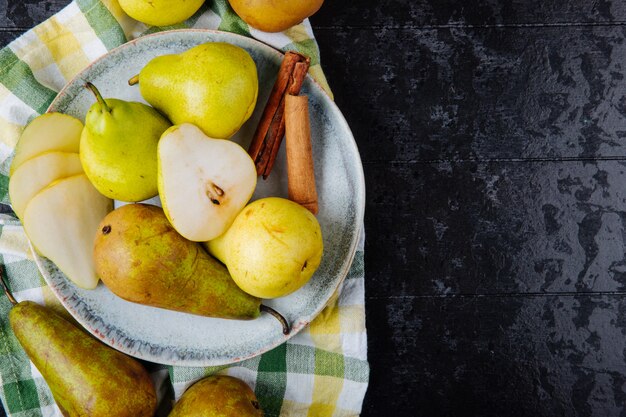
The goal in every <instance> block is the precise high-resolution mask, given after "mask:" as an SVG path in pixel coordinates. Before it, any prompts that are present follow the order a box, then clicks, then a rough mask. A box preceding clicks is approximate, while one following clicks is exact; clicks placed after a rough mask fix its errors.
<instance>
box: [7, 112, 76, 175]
mask: <svg viewBox="0 0 626 417" xmlns="http://www.w3.org/2000/svg"><path fill="white" fill-rule="evenodd" d="M82 131H83V124H82V122H81V121H80V120H78V119H76V118H74V117H72V116H68V115H66V114H62V113H45V114H42V115H41V116H38V117H36V118H34V119H33V120H32V121H31V122H30V123H29V124H28V125H27V126H26V128H24V131H23V132H22V135H21V136H20V139H19V141H18V142H17V145H16V146H15V156H14V157H13V162H11V168H10V169H9V174H10V175H13V172H15V170H16V169H17V168H18V167H19V166H20V165H22V164H23V163H24V162H26V161H27V160H29V159H30V158H32V157H34V156H37V155H39V154H42V153H44V152H50V151H62V152H76V153H78V147H79V145H80V134H81V132H82Z"/></svg>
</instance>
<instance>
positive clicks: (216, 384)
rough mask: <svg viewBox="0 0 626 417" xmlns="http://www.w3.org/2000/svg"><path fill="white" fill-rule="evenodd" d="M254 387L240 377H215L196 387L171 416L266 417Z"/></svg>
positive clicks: (181, 399)
mask: <svg viewBox="0 0 626 417" xmlns="http://www.w3.org/2000/svg"><path fill="white" fill-rule="evenodd" d="M262 416H263V411H262V410H261V409H260V407H259V402H258V401H257V399H256V396H255V395H254V392H253V391H252V389H250V387H249V386H248V385H247V384H246V383H245V382H243V381H242V380H240V379H238V378H234V377H232V376H227V375H214V376H210V377H207V378H204V379H201V380H200V381H198V382H196V383H195V384H193V385H192V386H191V387H189V389H187V391H185V393H184V394H183V396H182V397H181V398H180V400H178V402H177V403H176V405H174V409H173V410H172V412H171V413H170V414H169V416H168V417H262Z"/></svg>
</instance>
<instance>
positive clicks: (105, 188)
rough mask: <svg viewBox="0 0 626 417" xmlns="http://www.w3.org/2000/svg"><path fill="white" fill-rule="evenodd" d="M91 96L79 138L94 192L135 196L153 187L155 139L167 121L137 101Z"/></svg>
mask: <svg viewBox="0 0 626 417" xmlns="http://www.w3.org/2000/svg"><path fill="white" fill-rule="evenodd" d="M87 87H88V88H89V89H90V90H91V91H92V92H93V93H94V95H95V96H96V102H95V103H94V104H93V105H92V106H91V108H90V109H89V111H88V112H87V116H86V118H85V128H84V129H83V132H82V135H81V138H80V160H81V163H82V164H83V169H84V170H85V173H86V174H87V177H89V180H90V181H91V182H92V183H93V185H94V186H95V187H96V189H97V190H98V191H100V193H102V194H104V195H105V196H107V197H109V198H112V199H114V200H122V201H141V200H145V199H148V198H150V197H154V196H155V195H157V193H158V189H157V144H158V142H159V138H160V137H161V134H162V133H163V132H164V131H165V130H166V129H167V128H168V127H170V126H171V124H170V122H169V121H168V120H167V119H166V118H165V117H163V116H162V115H161V114H160V113H159V112H157V111H156V110H154V109H153V108H152V107H150V106H147V105H145V104H143V103H137V102H127V101H123V100H117V99H106V100H105V99H103V98H102V96H101V95H100V93H99V92H98V90H97V89H96V87H95V86H94V85H93V84H91V83H87Z"/></svg>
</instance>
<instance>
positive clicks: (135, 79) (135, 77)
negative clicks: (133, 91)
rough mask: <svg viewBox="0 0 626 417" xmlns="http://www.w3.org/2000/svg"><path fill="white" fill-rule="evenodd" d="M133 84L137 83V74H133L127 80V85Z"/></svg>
mask: <svg viewBox="0 0 626 417" xmlns="http://www.w3.org/2000/svg"><path fill="white" fill-rule="evenodd" d="M135 84H139V74H137V75H135V76H134V77H132V78H131V79H130V80H128V85H135Z"/></svg>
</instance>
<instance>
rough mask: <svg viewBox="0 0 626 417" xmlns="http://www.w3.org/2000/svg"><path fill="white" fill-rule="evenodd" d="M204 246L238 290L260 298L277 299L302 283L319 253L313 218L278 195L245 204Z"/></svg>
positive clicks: (318, 232)
mask: <svg viewBox="0 0 626 417" xmlns="http://www.w3.org/2000/svg"><path fill="white" fill-rule="evenodd" d="M206 245H207V248H208V250H209V252H210V253H211V254H212V255H213V256H215V257H216V258H217V259H219V260H220V261H222V262H223V263H224V264H226V266H227V267H228V271H229V272H230V274H231V276H232V277H233V279H234V280H235V282H236V283H237V285H238V286H239V287H240V288H241V289H242V290H244V291H245V292H247V293H248V294H252V295H254V296H256V297H260V298H276V297H282V296H285V295H288V294H290V293H292V292H294V291H296V290H297V289H298V288H300V287H302V286H303V285H304V284H306V283H307V281H308V280H309V279H310V278H311V276H312V275H313V273H314V272H315V270H317V267H318V266H319V264H320V262H321V259H322V252H323V249H324V243H323V241H322V231H321V228H320V225H319V223H318V221H317V219H316V218H315V216H314V215H313V214H312V213H311V212H310V211H308V210H307V209H305V208H304V207H302V206H301V205H299V204H297V203H294V202H293V201H290V200H287V199H284V198H279V197H268V198H263V199H260V200H256V201H255V202H253V203H250V204H248V205H247V206H246V207H245V208H244V209H243V210H242V211H241V213H239V215H237V217H236V218H235V221H234V222H233V224H232V225H231V226H230V228H229V229H228V230H227V231H226V232H225V233H224V234H223V235H221V236H219V237H218V238H216V239H213V240H211V241H209V242H207V244H206Z"/></svg>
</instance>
